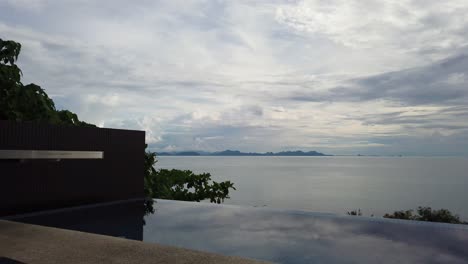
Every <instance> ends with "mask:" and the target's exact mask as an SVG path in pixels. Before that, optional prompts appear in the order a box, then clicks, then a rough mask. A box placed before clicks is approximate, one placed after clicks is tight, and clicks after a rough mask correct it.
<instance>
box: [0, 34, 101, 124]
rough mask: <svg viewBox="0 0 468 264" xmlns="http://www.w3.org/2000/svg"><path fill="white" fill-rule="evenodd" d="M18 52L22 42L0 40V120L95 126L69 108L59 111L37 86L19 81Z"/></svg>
mask: <svg viewBox="0 0 468 264" xmlns="http://www.w3.org/2000/svg"><path fill="white" fill-rule="evenodd" d="M20 51H21V44H19V43H17V42H14V41H12V40H2V39H0V119H2V120H15V121H35V122H47V123H52V124H58V125H73V126H94V125H91V124H88V123H86V122H83V121H80V120H79V119H78V116H77V115H76V114H74V113H72V112H70V111H68V110H60V111H58V110H57V109H56V108H55V104H54V101H53V100H52V99H51V98H49V96H48V95H47V93H46V92H45V91H44V89H42V88H41V87H40V86H39V85H36V84H33V83H31V84H27V85H24V84H23V83H22V82H21V75H22V73H21V70H20V68H19V67H18V66H17V65H16V61H17V60H18V56H19V54H20Z"/></svg>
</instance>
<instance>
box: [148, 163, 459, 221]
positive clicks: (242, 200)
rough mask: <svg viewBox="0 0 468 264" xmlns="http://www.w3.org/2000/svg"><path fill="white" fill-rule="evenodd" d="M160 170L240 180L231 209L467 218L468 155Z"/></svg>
mask: <svg viewBox="0 0 468 264" xmlns="http://www.w3.org/2000/svg"><path fill="white" fill-rule="evenodd" d="M156 168H164V169H172V168H174V169H188V170H192V171H194V172H195V173H202V172H208V173H210V174H211V175H212V179H213V180H215V181H226V180H229V181H231V182H233V183H234V186H235V187H236V190H233V191H231V192H230V199H228V200H225V204H235V205H242V206H254V207H268V208H283V209H290V210H307V211H314V212H324V213H334V214H346V213H347V212H349V211H352V210H358V209H360V210H361V211H362V213H363V215H364V216H375V217H381V216H383V215H384V214H385V213H392V212H393V211H396V210H407V209H416V208H417V207H418V206H429V207H432V208H433V209H440V208H445V209H449V210H450V211H452V212H453V213H456V214H458V215H459V216H460V217H461V218H462V219H464V220H467V221H468V158H466V157H363V156H360V157H358V156H354V157H350V156H348V157H340V156H330V157H276V156H275V157H253V156H247V157H246V156H244V157H232V156H229V157H226V156H221V157H220V156H161V157H158V163H157V164H156Z"/></svg>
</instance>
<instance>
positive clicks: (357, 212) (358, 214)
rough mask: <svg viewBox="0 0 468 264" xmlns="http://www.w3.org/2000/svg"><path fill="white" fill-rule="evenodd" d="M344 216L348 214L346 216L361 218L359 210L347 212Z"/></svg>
mask: <svg viewBox="0 0 468 264" xmlns="http://www.w3.org/2000/svg"><path fill="white" fill-rule="evenodd" d="M346 214H348V215H354V216H362V212H361V209H357V211H356V210H353V211H350V212H347V213H346Z"/></svg>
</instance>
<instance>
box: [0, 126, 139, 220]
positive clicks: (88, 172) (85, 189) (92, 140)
mask: <svg viewBox="0 0 468 264" xmlns="http://www.w3.org/2000/svg"><path fill="white" fill-rule="evenodd" d="M144 148H145V133H144V131H130V130H118V129H104V128H87V127H64V126H53V125H47V124H37V123H28V122H25V123H16V122H11V121H0V150H2V149H3V150H63V151H103V152H104V158H103V159H62V160H60V161H56V160H0V175H1V176H0V215H3V216H5V215H9V214H17V213H24V212H31V211H38V210H44V209H53V208H60V207H66V206H73V205H83V204H90V203H96V202H107V201H114V200H122V199H131V198H143V196H144V192H143V173H144V172H143V170H144V168H143V165H144V162H143V161H144Z"/></svg>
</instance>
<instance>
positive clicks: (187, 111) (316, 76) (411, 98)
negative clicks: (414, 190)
mask: <svg viewBox="0 0 468 264" xmlns="http://www.w3.org/2000/svg"><path fill="white" fill-rule="evenodd" d="M467 9H468V4H467V3H466V2H465V1H450V2H447V3H445V2H440V1H424V2H421V1H409V0H405V1H399V2H398V3H396V2H393V1H364V2H359V3H358V2H350V1H340V0H336V1H328V2H327V1H281V0H277V1H276V0H275V1H256V2H251V1H190V2H187V1H147V0H140V1H135V2H131V3H130V2H128V1H122V0H117V1H112V2H109V1H88V0H81V1H57V0H40V1H39V0H31V1H27V0H22V1H3V2H1V3H0V37H1V38H3V39H14V40H17V41H19V42H21V43H22V44H23V49H22V53H21V56H20V59H19V65H20V67H21V69H22V70H23V74H24V75H23V82H25V83H30V82H34V83H36V84H39V85H41V86H42V87H43V88H45V89H46V92H47V93H48V94H50V95H51V96H52V98H53V99H54V101H55V102H56V104H57V106H58V108H60V109H62V108H67V109H70V110H72V111H74V112H77V113H78V115H79V116H80V118H81V119H83V120H85V121H88V122H92V123H96V124H98V125H100V126H106V127H116V128H130V129H144V130H146V131H147V140H148V142H150V143H151V145H152V146H153V148H154V149H155V150H162V149H166V150H167V149H171V150H175V149H177V150H188V149H199V150H211V151H215V150H223V149H226V148H230V149H240V150H243V151H280V150H293V149H304V150H318V151H323V152H329V153H337V154H339V153H356V152H360V153H361V154H366V153H399V152H402V151H405V150H407V152H411V153H416V154H417V153H426V154H427V153H430V150H432V151H433V152H434V153H437V152H438V151H439V150H442V149H443V151H440V153H442V154H450V153H456V154H457V155H458V154H460V153H461V152H463V151H460V149H459V147H458V146H461V145H463V144H462V143H463V142H459V141H462V140H464V139H465V138H464V136H463V135H464V133H465V131H466V130H465V124H464V123H463V120H464V119H466V117H467V111H468V110H467V109H466V107H465V106H466V105H467V102H468V92H467V90H468V89H467V88H466V87H467V75H466V72H467V69H468V56H467V55H466V54H468V53H467V51H468V50H467V47H468V46H467V43H468V35H467V34H466V32H467V29H468V19H467V18H466V16H465V15H464V14H465V13H466V11H467ZM428 138H430V140H432V141H433V142H435V141H437V142H442V143H440V144H442V145H443V146H442V145H437V146H435V145H434V146H433V147H432V149H431V148H429V147H428V144H426V143H424V141H423V139H428ZM390 139H391V140H390ZM436 139H439V140H436ZM399 140H401V141H403V142H407V143H408V144H404V145H402V144H399V143H398V142H399ZM409 142H412V144H409ZM457 142H458V143H460V144H458V145H457ZM444 144H445V145H444ZM429 145H430V144H429ZM410 146H411V149H410ZM418 147H419V148H420V150H421V151H420V152H418ZM400 148H401V149H400ZM465 149H466V148H465ZM464 152H466V150H465V151H464ZM465 154H467V155H468V153H465Z"/></svg>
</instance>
